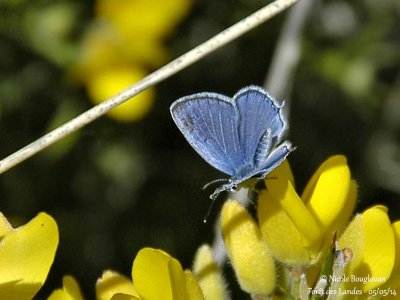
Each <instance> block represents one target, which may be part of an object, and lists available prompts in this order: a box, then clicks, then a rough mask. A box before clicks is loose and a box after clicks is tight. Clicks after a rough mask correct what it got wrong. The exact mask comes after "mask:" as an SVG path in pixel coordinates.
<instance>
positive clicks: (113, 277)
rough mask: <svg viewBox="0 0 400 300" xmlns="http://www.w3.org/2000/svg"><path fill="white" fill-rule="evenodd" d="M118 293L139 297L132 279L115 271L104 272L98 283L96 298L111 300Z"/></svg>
mask: <svg viewBox="0 0 400 300" xmlns="http://www.w3.org/2000/svg"><path fill="white" fill-rule="evenodd" d="M118 293H122V294H126V295H131V296H136V297H139V295H138V294H137V293H136V291H135V289H134V287H133V283H132V281H131V280H130V279H128V278H126V277H125V276H123V275H121V274H118V273H117V272H114V271H110V270H108V271H105V272H103V275H102V276H101V278H100V279H99V280H98V281H97V283H96V299H97V300H109V299H111V298H112V296H113V295H115V294H118Z"/></svg>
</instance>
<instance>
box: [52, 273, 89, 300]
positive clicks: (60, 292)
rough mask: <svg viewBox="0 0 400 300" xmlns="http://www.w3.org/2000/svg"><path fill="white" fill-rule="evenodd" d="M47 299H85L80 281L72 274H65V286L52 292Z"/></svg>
mask: <svg viewBox="0 0 400 300" xmlns="http://www.w3.org/2000/svg"><path fill="white" fill-rule="evenodd" d="M47 300H83V296H82V293H81V290H80V288H79V285H78V283H77V282H76V280H75V279H74V278H73V277H72V276H64V278H63V287H62V288H61V289H57V290H55V291H54V292H53V293H51V295H50V297H49V298H47Z"/></svg>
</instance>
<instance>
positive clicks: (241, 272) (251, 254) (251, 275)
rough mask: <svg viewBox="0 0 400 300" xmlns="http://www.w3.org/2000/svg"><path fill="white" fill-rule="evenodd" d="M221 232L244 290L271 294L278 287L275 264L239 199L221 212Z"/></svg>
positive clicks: (227, 204)
mask: <svg viewBox="0 0 400 300" xmlns="http://www.w3.org/2000/svg"><path fill="white" fill-rule="evenodd" d="M221 227H222V236H223V239H224V242H225V245H226V248H227V252H228V255H229V258H230V261H231V263H232V266H233V268H234V270H235V274H236V277H237V278H238V281H239V284H240V286H241V288H242V290H244V291H246V292H247V293H250V294H255V295H268V294H269V293H271V292H272V290H273V289H274V288H275V279H276V278H275V277H276V274H275V264H274V260H273V258H272V256H271V254H270V251H269V250H268V247H267V245H266V244H265V242H264V241H263V239H262V236H261V232H260V230H259V228H258V226H257V224H256V223H255V222H254V220H253V219H252V217H251V216H250V215H249V213H248V212H247V211H246V209H245V208H244V207H243V206H242V205H241V204H240V203H239V202H238V201H227V202H225V204H224V207H223V209H222V213H221Z"/></svg>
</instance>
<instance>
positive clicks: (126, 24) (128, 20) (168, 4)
mask: <svg viewBox="0 0 400 300" xmlns="http://www.w3.org/2000/svg"><path fill="white" fill-rule="evenodd" d="M191 3H192V1H191V0H163V1H160V0H146V1H131V0H120V1H114V0H99V1H97V7H96V14H97V16H99V17H100V18H103V19H105V20H107V21H109V22H110V23H112V24H114V25H115V26H116V28H118V30H119V31H121V32H123V33H124V34H125V35H127V36H134V37H136V38H137V39H139V40H143V39H148V38H152V39H159V38H161V37H163V36H165V35H166V34H168V33H169V32H170V31H171V30H172V28H173V27H174V26H176V24H177V23H178V22H179V21H180V20H181V19H182V18H183V16H184V15H186V14H187V12H188V10H189V8H190V6H191Z"/></svg>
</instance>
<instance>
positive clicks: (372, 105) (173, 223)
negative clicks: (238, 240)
mask: <svg viewBox="0 0 400 300" xmlns="http://www.w3.org/2000/svg"><path fill="white" fill-rule="evenodd" d="M301 1H303V2H304V4H302V8H298V7H296V8H295V9H293V8H292V9H291V10H289V11H286V12H284V13H282V14H280V15H279V16H277V17H275V18H273V19H272V20H271V21H269V22H267V23H266V24H264V25H262V26H260V27H258V28H257V29H255V30H253V31H251V32H250V33H248V34H246V35H244V36H242V37H241V38H239V39H238V40H236V41H234V42H233V43H231V44H229V45H226V46H225V47H224V48H222V49H220V50H218V51H216V52H215V53H213V54H211V55H210V56H208V57H207V58H205V59H203V60H201V61H200V62H197V63H196V64H194V65H192V66H190V67H189V68H187V69H186V70H184V71H182V72H180V73H179V74H177V75H174V76H173V77H171V78H169V79H167V80H165V81H164V82H162V83H160V84H159V85H157V86H156V87H155V88H153V89H151V90H149V91H147V92H145V93H143V94H141V95H140V96H138V99H137V100H136V101H135V100H134V101H132V103H131V102H129V103H128V104H125V105H123V106H122V107H120V108H118V109H117V110H114V111H113V112H112V113H111V114H109V115H107V116H104V117H102V118H100V119H98V120H97V121H95V122H93V123H92V124H90V125H89V126H87V127H85V128H84V129H82V130H80V131H79V132H77V133H75V134H73V135H71V136H69V137H68V138H66V139H64V140H62V141H60V142H58V143H57V144H55V145H53V146H51V147H50V148H49V149H47V150H45V151H43V152H41V153H40V154H38V155H36V156H35V157H33V158H31V159H29V160H27V161H26V162H24V163H22V164H20V165H18V166H16V167H14V168H13V169H11V170H9V171H8V172H6V173H5V174H2V175H0V211H2V212H3V213H4V214H5V216H6V217H7V218H9V219H10V221H11V222H12V223H13V225H15V226H18V225H20V224H24V223H25V222H27V221H28V220H29V219H31V218H32V217H34V216H35V215H36V214H37V213H38V212H40V211H45V212H47V213H49V214H50V215H52V216H53V217H54V218H55V219H56V221H57V223H58V225H59V230H60V245H59V248H58V251H57V255H56V259H55V263H54V265H53V267H52V269H51V272H50V274H49V278H48V280H47V282H46V284H45V287H44V288H43V289H42V290H41V292H40V294H39V295H38V298H44V297H46V296H48V295H49V294H50V292H51V290H53V289H54V288H55V287H59V286H60V285H61V280H62V276H63V275H65V274H72V275H73V276H75V277H76V278H77V280H78V281H79V282H80V285H81V287H82V289H83V292H84V294H85V295H86V297H87V298H88V299H91V298H93V297H94V285H95V282H96V279H97V278H99V277H100V276H101V273H102V271H103V270H105V269H114V270H117V271H119V272H121V273H123V274H125V275H127V276H129V275H130V273H131V266H132V261H133V258H134V257H135V255H136V253H137V251H138V250H139V249H140V248H142V247H145V246H150V247H156V248H162V249H164V250H165V251H167V252H169V253H170V254H171V255H173V256H174V257H176V258H177V259H179V260H180V261H181V263H182V265H183V266H184V267H187V268H188V267H190V266H191V262H192V259H193V255H194V253H195V251H196V249H197V247H199V246H200V245H201V244H202V243H210V242H212V241H213V237H214V229H213V227H214V225H213V223H214V221H215V219H216V217H217V215H218V213H219V211H220V208H219V207H220V205H221V204H222V202H223V199H220V200H218V202H217V204H216V206H215V207H214V208H213V210H212V213H211V216H210V217H209V222H208V223H207V224H203V217H204V216H205V214H206V213H207V210H208V208H209V205H210V200H209V198H208V195H209V194H210V193H211V192H212V188H211V189H209V190H205V191H204V190H202V189H201V188H202V186H203V185H204V184H206V183H207V182H209V181H211V180H213V179H216V178H223V177H226V176H225V175H223V174H221V173H219V172H218V171H216V170H214V169H213V168H212V167H211V166H209V165H208V164H207V163H206V162H204V161H203V160H202V159H201V157H200V156H198V155H197V154H196V153H195V151H194V150H193V149H191V148H190V146H189V144H188V143H187V142H186V141H185V140H184V138H183V136H182V135H181V134H180V132H179V130H178V129H177V128H176V127H175V125H174V124H173V121H172V119H171V117H170V114H169V106H170V104H171V103H172V102H173V101H174V100H175V99H177V98H179V97H182V96H185V95H188V94H192V93H197V92H203V91H212V92H218V93H223V94H226V95H229V96H232V95H233V94H234V93H236V91H237V90H239V89H240V88H242V87H244V86H247V85H250V84H256V85H265V86H267V87H268V89H269V90H270V91H271V93H272V94H274V95H275V96H276V97H277V98H279V99H285V100H286V101H287V102H286V103H287V104H288V106H289V108H290V111H289V115H290V137H289V138H290V140H291V141H292V142H293V144H294V145H296V146H297V150H296V151H295V152H294V153H292V154H291V155H290V157H289V161H290V163H291V166H292V169H293V172H294V174H295V178H296V185H297V186H296V188H297V190H298V191H299V192H301V190H302V189H303V187H304V185H305V184H306V182H307V180H308V179H309V178H310V176H311V175H312V173H313V171H314V170H315V169H316V168H317V167H318V166H319V164H320V163H322V162H323V161H324V160H325V159H327V158H328V157H329V156H331V155H334V154H344V155H346V156H347V158H348V163H349V165H350V168H351V171H352V176H353V178H354V179H356V180H357V182H358V185H359V196H358V206H357V210H358V211H361V210H363V209H364V208H366V207H368V206H370V205H371V204H375V203H382V204H384V205H387V206H388V207H389V208H390V216H391V218H392V220H394V219H396V218H400V210H399V209H400V31H399V28H400V2H398V1H395V0H380V1H375V0H366V1H345V0H329V1H314V0H301ZM307 1H308V2H307ZM306 2H307V3H306ZM268 3H269V1H265V0H236V1H232V0H220V1H214V0H203V1H195V0H146V1H129V0H118V1H115V0H98V1H77V0H70V1H68V0H57V1H50V0H36V1H27V0H2V1H0V158H4V157H6V156H7V155H9V154H11V153H13V152H15V151H17V150H18V149H20V148H21V147H23V146H25V145H26V144H28V143H30V142H32V141H33V140H35V139H36V138H38V137H40V136H41V135H43V134H45V133H46V132H48V131H49V130H51V129H53V128H55V127H56V126H58V125H60V124H62V123H63V122H65V121H67V120H69V119H71V118H73V117H74V116H76V115H78V114H79V113H81V112H83V111H85V110H87V109H88V108H90V107H91V106H93V105H94V104H95V103H99V102H100V101H102V100H104V99H106V98H107V97H110V96H112V95H114V94H116V93H117V92H118V91H120V90H122V89H123V88H125V87H127V86H129V85H131V84H133V83H134V82H135V81H137V80H139V79H141V78H142V77H144V76H145V75H147V74H149V73H150V72H151V71H154V70H156V69H157V68H159V67H160V66H162V65H164V64H165V63H167V62H168V61H170V60H172V59H173V58H175V57H177V56H179V55H181V54H183V53H184V52H186V51H188V50H190V49H191V48H193V47H195V46H196V45H198V44H200V43H201V42H203V41H205V40H206V39H208V38H210V37H211V36H213V35H215V34H217V33H218V32H220V31H222V30H223V29H225V28H226V27H228V26H230V25H232V24H233V23H235V22H237V21H239V20H240V19H241V18H243V17H245V16H247V15H249V14H250V13H252V12H254V11H256V10H257V9H259V8H261V7H263V6H264V5H266V4H268ZM298 6H299V5H298ZM295 10H296V11H295ZM221 198H222V197H221ZM227 269H228V271H229V272H227V273H228V274H229V273H231V272H230V270H229V269H230V268H229V266H228V267H227ZM229 276H231V275H228V277H229ZM229 285H230V288H231V289H233V290H234V289H235V286H236V283H234V282H232V283H230V284H229ZM235 293H238V292H237V291H235ZM234 295H236V294H234ZM238 295H239V294H238Z"/></svg>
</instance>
